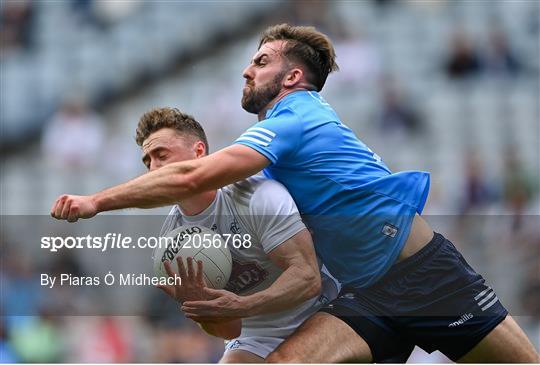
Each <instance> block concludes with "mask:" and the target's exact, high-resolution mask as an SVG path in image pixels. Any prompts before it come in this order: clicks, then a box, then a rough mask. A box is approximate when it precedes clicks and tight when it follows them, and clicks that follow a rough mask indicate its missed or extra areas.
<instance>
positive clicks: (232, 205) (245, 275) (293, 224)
mask: <svg viewBox="0 0 540 365" xmlns="http://www.w3.org/2000/svg"><path fill="white" fill-rule="evenodd" d="M189 224H196V225H201V226H204V227H208V228H210V229H212V230H213V231H215V232H218V233H220V234H222V235H223V234H240V235H241V236H244V235H245V234H247V235H249V236H250V241H251V246H250V247H249V248H235V247H234V246H233V245H228V247H229V249H230V251H231V256H232V259H233V268H232V272H231V276H230V279H229V281H228V283H227V286H226V287H225V289H226V290H229V291H232V292H234V293H236V294H239V295H249V294H252V293H255V292H258V291H261V290H264V289H266V288H268V287H269V286H271V285H272V283H273V282H274V281H275V280H276V279H277V278H278V277H279V276H280V275H281V274H282V272H283V270H282V269H281V268H279V267H278V266H276V265H275V264H274V263H273V262H272V261H271V260H270V259H269V257H268V254H269V253H270V252H271V251H272V250H273V249H275V248H276V247H278V246H279V245H280V244H282V243H283V242H285V241H287V240H288V239H289V238H291V237H292V236H294V235H295V234H297V233H298V232H300V231H302V230H304V229H306V227H305V225H304V223H303V222H302V219H301V217H300V214H299V212H298V209H297V207H296V204H295V203H294V201H293V199H292V197H291V196H290V195H289V192H288V191H287V190H286V189H285V187H283V185H281V184H280V183H278V182H276V181H274V180H269V179H266V178H263V177H260V176H254V177H250V178H248V179H246V180H243V181H240V182H237V183H235V184H231V185H229V186H226V187H224V188H221V189H218V190H217V195H216V198H215V199H214V201H213V202H212V204H211V205H210V206H209V207H208V208H207V209H205V210H204V211H203V212H201V213H200V214H198V215H195V216H186V215H183V214H182V211H181V209H180V208H179V207H178V206H175V207H173V209H172V210H171V212H170V213H169V216H168V217H167V220H166V221H165V223H164V225H163V229H162V232H161V234H162V235H165V234H166V233H167V232H170V231H171V230H173V229H175V228H176V227H179V226H181V225H189ZM325 279H326V280H323V283H325V285H323V292H322V294H321V296H320V297H318V298H313V299H310V300H308V301H306V302H304V303H302V304H300V305H299V306H297V307H295V308H292V309H289V310H286V311H282V312H279V313H273V314H265V315H259V316H254V317H249V318H243V319H242V333H241V335H240V338H245V337H252V336H265V337H277V338H280V339H284V338H285V337H287V336H288V335H289V334H291V333H292V332H293V331H294V330H295V329H296V328H297V327H298V326H299V325H300V324H302V322H303V321H304V320H306V319H307V318H308V317H309V316H310V315H311V314H313V313H315V312H316V311H317V309H319V308H320V307H321V306H322V305H323V304H325V303H327V302H328V301H329V300H332V299H334V298H335V297H336V296H337V292H338V289H337V287H336V284H334V282H333V281H332V280H328V278H326V277H325Z"/></svg>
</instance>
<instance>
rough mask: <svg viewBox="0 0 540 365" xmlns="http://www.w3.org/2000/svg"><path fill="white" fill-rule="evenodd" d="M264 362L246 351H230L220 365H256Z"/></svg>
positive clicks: (225, 354)
mask: <svg viewBox="0 0 540 365" xmlns="http://www.w3.org/2000/svg"><path fill="white" fill-rule="evenodd" d="M261 362H264V359H263V358H262V357H260V356H257V355H255V354H254V353H251V352H249V351H245V350H229V351H226V352H225V353H224V354H223V357H222V358H221V360H219V363H220V364H238V363H242V364H254V363H261Z"/></svg>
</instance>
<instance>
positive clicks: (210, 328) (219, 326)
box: [199, 319, 242, 340]
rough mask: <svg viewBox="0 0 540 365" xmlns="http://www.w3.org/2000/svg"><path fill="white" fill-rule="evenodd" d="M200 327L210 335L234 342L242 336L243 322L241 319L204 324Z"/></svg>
mask: <svg viewBox="0 0 540 365" xmlns="http://www.w3.org/2000/svg"><path fill="white" fill-rule="evenodd" d="M199 325H200V326H201V328H202V329H203V330H204V331H205V332H206V333H208V334H209V335H211V336H215V337H220V338H223V339H225V340H232V339H233V338H236V337H238V336H240V333H241V330H242V320H240V319H235V320H232V321H228V322H219V323H209V322H202V323H199Z"/></svg>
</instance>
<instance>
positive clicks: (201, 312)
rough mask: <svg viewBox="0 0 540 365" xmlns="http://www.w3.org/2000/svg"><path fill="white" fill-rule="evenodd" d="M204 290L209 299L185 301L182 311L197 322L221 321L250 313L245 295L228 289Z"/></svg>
mask: <svg viewBox="0 0 540 365" xmlns="http://www.w3.org/2000/svg"><path fill="white" fill-rule="evenodd" d="M204 292H205V294H206V296H207V300H205V301H185V302H184V304H183V305H182V311H184V313H185V314H186V317H188V318H190V319H192V320H194V321H196V322H220V321H223V320H225V319H227V320H232V319H237V318H242V317H246V316H248V315H249V314H248V313H247V306H246V304H247V303H246V301H245V299H244V298H245V297H242V296H239V295H236V294H234V293H232V292H230V291H227V290H217V289H210V288H204Z"/></svg>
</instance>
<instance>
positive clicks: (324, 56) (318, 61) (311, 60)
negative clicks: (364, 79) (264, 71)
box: [259, 24, 339, 91]
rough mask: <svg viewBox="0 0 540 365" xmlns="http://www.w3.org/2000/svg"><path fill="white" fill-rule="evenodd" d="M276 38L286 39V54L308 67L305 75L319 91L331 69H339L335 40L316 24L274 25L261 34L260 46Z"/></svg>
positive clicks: (290, 58) (292, 59)
mask: <svg viewBox="0 0 540 365" xmlns="http://www.w3.org/2000/svg"><path fill="white" fill-rule="evenodd" d="M277 40H285V41H287V44H286V46H285V50H284V56H285V57H287V58H288V59H289V60H291V61H293V62H294V61H296V62H301V63H302V64H303V65H304V66H306V67H307V69H308V71H309V74H308V75H306V78H307V79H308V81H309V82H310V83H311V84H313V85H314V86H315V87H316V88H317V91H321V89H322V88H323V86H324V83H325V82H326V78H327V77H328V74H329V73H330V72H332V71H337V70H339V67H338V65H337V63H336V53H335V51H334V46H333V45H332V42H331V41H330V39H329V38H328V37H327V36H326V35H325V34H323V33H321V32H319V31H318V30H317V29H315V28H314V27H304V26H292V25H289V24H279V25H273V26H271V27H268V28H267V29H266V30H265V31H264V32H263V34H262V35H261V39H260V42H259V48H261V46H262V45H263V44H265V43H267V42H272V41H277Z"/></svg>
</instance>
